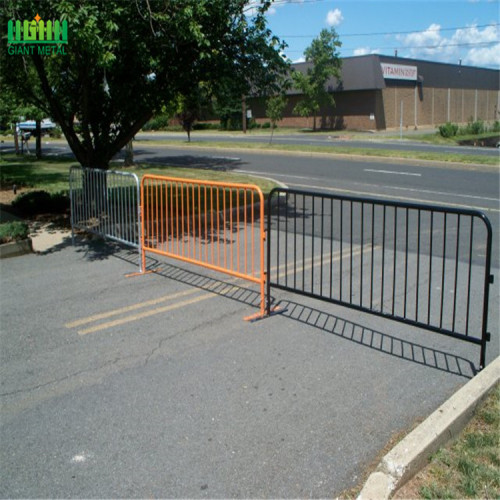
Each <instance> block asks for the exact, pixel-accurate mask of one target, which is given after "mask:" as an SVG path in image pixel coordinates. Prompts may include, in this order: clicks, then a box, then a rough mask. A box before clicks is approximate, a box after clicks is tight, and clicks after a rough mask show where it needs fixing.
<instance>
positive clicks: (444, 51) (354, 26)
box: [267, 0, 500, 69]
mask: <svg viewBox="0 0 500 500" xmlns="http://www.w3.org/2000/svg"><path fill="white" fill-rule="evenodd" d="M267 19H268V26H269V28H270V29H271V30H272V32H273V33H274V34H275V35H277V36H278V37H280V38H281V39H283V40H285V41H286V42H287V44H288V48H287V49H286V50H285V54H286V56H287V57H288V58H289V59H291V60H292V61H293V62H300V61H303V60H304V58H303V53H304V49H305V48H306V47H307V46H308V45H310V43H311V41H312V40H313V38H315V37H317V36H318V34H319V32H320V31H321V30H322V29H324V28H327V29H328V28H330V27H334V28H335V30H336V32H337V33H338V35H339V38H340V41H341V42H342V47H341V49H340V55H341V56H342V57H351V56H359V55H365V54H372V53H374V54H384V55H394V54H395V51H396V50H397V53H398V56H399V57H409V58H413V59H424V60H429V61H436V62H445V63H453V64H459V62H460V60H461V61H462V64H464V65H468V66H479V67H485V68H495V69H500V0H434V1H425V0H424V1H422V0H398V1H395V0H393V1H384V0H275V1H274V2H273V5H272V7H271V9H270V10H269V12H268V14H267Z"/></svg>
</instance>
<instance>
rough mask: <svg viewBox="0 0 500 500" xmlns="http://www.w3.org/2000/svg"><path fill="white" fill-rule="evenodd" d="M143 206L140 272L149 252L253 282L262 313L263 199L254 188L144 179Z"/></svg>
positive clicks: (146, 177)
mask: <svg viewBox="0 0 500 500" xmlns="http://www.w3.org/2000/svg"><path fill="white" fill-rule="evenodd" d="M141 207H142V215H143V217H142V243H141V248H142V251H143V253H142V258H143V263H142V269H143V270H144V269H145V268H146V264H145V258H146V257H145V256H146V252H153V253H156V254H160V255H164V256H167V257H173V258H175V259H179V260H181V261H184V262H189V263H192V264H196V265H200V266H203V267H206V268H208V269H212V270H215V271H221V272H223V273H226V274H229V275H231V276H235V277H237V278H242V279H244V280H248V281H251V282H253V283H257V284H259V285H260V291H261V304H260V313H259V314H260V316H263V315H264V314H265V280H266V277H265V267H264V255H265V249H264V240H265V231H264V196H263V194H262V191H261V190H260V189H259V188H258V187H257V186H253V185H247V184H234V183H225V182H210V181H200V180H186V179H177V178H172V177H163V176H156V175H145V176H144V177H143V178H142V181H141ZM247 319H251V318H247Z"/></svg>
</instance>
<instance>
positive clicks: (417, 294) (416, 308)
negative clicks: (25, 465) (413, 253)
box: [415, 208, 421, 321]
mask: <svg viewBox="0 0 500 500" xmlns="http://www.w3.org/2000/svg"><path fill="white" fill-rule="evenodd" d="M420 212H421V211H420V208H419V209H418V220H417V283H416V291H415V293H416V297H415V321H418V297H419V285H420V216H421V214H420Z"/></svg>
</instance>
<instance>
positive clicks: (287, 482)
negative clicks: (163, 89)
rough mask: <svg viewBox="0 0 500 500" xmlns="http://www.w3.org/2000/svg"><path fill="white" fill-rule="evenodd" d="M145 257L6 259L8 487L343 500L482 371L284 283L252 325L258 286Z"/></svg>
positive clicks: (3, 374)
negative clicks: (145, 261) (271, 307)
mask: <svg viewBox="0 0 500 500" xmlns="http://www.w3.org/2000/svg"><path fill="white" fill-rule="evenodd" d="M151 261H152V259H149V263H150V264H151ZM136 262H137V256H136V255H135V254H134V253H133V252H131V251H129V250H125V249H123V248H119V247H117V246H114V245H109V244H104V243H102V242H98V241H97V242H96V241H91V242H86V243H82V242H81V243H80V244H78V245H77V246H76V247H71V246H70V245H69V242H65V243H63V244H61V245H60V246H59V247H56V248H54V249H52V250H51V251H49V252H47V253H45V254H38V255H36V254H32V255H28V256H23V257H16V258H13V259H7V260H3V261H2V262H1V276H2V287H1V289H0V297H1V314H2V323H1V338H0V344H1V346H2V349H1V353H0V356H1V359H0V361H1V365H0V384H1V389H0V402H1V431H0V440H1V446H0V465H1V472H0V474H1V478H0V479H1V480H0V495H1V496H2V498H20V497H52V498H56V497H68V498H76V497H79V498H81V497H86V498H97V497H99V498H103V497H120V498H130V497H191V498H221V497H235V498H242V497H262V498H264V497H266V498H269V497H273V498H276V497H287V498H289V497H315V498H317V497H334V496H336V495H338V494H339V493H340V492H341V491H343V490H345V489H347V488H350V487H351V486H354V485H355V484H357V483H358V482H359V481H360V480H361V478H362V475H363V473H364V472H365V471H366V468H367V467H368V466H369V464H370V463H372V462H373V461H374V460H375V459H376V457H377V456H378V454H379V453H380V451H381V450H382V448H383V447H384V446H385V445H386V443H387V442H388V441H389V440H390V439H391V437H392V436H394V434H395V433H398V432H400V431H404V430H408V429H409V428H410V427H411V426H412V425H413V424H414V423H415V422H417V421H419V420H420V419H422V418H425V417H426V416H427V415H429V414H430V413H431V412H432V411H433V410H435V409H436V408H437V407H438V406H439V405H440V404H441V403H443V402H444V401H445V400H446V399H447V398H448V397H450V396H451V395H452V394H453V393H454V392H455V391H456V390H457V389H458V388H459V387H461V386H462V385H463V384H465V383H466V382H467V381H468V380H469V379H470V378H471V377H472V376H473V375H474V373H475V372H474V370H475V366H476V365H477V362H478V357H479V349H478V347H477V346H474V345H470V344H467V343H464V342H459V341H456V340H454V339H450V338H447V337H444V336H440V335H438V334H434V333H430V332H425V331H422V330H419V329H416V328H413V327H409V326H404V325H401V324H398V323H395V322H391V321H388V320H385V319H382V318H375V317H372V316H368V315H365V314H361V313H357V312H355V311H349V310H347V309H346V308H342V307H338V306H334V305H330V304H325V303H321V302H319V301H315V300H312V299H307V298H304V297H298V296H294V295H292V294H289V293H285V292H276V293H275V294H274V295H275V302H277V303H279V304H280V306H281V309H282V313H281V314H276V315H274V316H272V317H270V318H266V319H264V320H260V321H256V322H253V323H249V322H245V321H243V319H242V318H243V317H244V316H247V315H248V314H251V313H253V312H256V311H257V307H258V303H259V295H258V293H257V290H255V289H253V288H252V287H249V286H247V284H245V283H243V282H240V281H236V280H234V279H232V278H228V277H225V276H224V275H221V274H215V273H211V272H209V271H205V270H200V269H199V268H195V267H189V266H184V265H179V264H178V263H176V262H175V261H172V260H170V261H164V262H156V263H155V264H156V267H157V270H158V272H157V273H152V274H146V275H143V276H136V277H127V274H129V273H132V272H134V271H136V270H137V265H136ZM495 274H497V273H496V272H495ZM492 292H494V293H493V294H492V295H493V297H492V299H491V300H492V303H496V304H497V303H498V293H497V288H495V291H494V290H492ZM491 315H492V318H491V319H490V324H491V325H493V327H492V328H493V330H492V331H495V330H494V329H495V328H496V326H495V325H498V312H494V311H492V313H491ZM494 337H495V339H494V341H493V342H492V343H490V345H489V346H488V352H487V359H492V358H494V357H496V355H497V354H498V338H497V337H496V336H494Z"/></svg>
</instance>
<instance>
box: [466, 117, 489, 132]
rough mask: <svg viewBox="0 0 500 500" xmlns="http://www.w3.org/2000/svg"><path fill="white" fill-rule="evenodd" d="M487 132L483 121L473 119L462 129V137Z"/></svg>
mask: <svg viewBox="0 0 500 500" xmlns="http://www.w3.org/2000/svg"><path fill="white" fill-rule="evenodd" d="M484 132H486V127H485V125H484V122H483V121H482V120H477V121H474V120H473V119H472V118H470V119H469V121H468V122H467V125H466V126H465V127H464V128H463V129H461V133H462V135H479V134H484Z"/></svg>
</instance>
